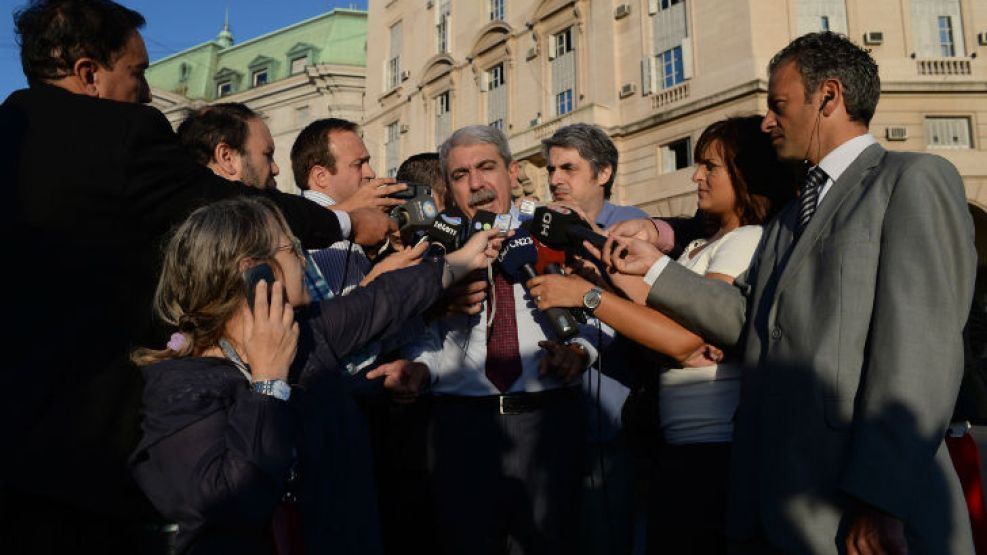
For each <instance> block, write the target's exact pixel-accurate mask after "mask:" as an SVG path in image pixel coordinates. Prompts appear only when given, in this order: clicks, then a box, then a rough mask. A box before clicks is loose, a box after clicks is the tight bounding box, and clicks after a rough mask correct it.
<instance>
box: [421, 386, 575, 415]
mask: <svg viewBox="0 0 987 555" xmlns="http://www.w3.org/2000/svg"><path fill="white" fill-rule="evenodd" d="M578 395H579V388H578V387H560V388H557V389H549V390H546V391H536V392H532V393H509V394H507V395H485V396H477V397H470V396H467V395H436V396H435V402H436V403H450V404H452V403H460V404H469V405H475V406H484V407H489V408H490V409H492V410H495V411H496V412H497V414H502V415H508V414H524V413H526V412H532V411H536V410H539V409H542V408H544V407H546V406H548V405H549V404H551V403H553V402H555V401H559V400H562V399H567V398H577V397H578Z"/></svg>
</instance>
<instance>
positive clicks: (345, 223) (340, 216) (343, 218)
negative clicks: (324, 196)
mask: <svg viewBox="0 0 987 555" xmlns="http://www.w3.org/2000/svg"><path fill="white" fill-rule="evenodd" d="M332 213H333V214H335V215H336V219H337V220H339V233H340V234H342V236H343V239H349V238H350V233H352V232H353V223H352V222H350V215H349V214H348V213H346V212H343V211H342V210H333V211H332Z"/></svg>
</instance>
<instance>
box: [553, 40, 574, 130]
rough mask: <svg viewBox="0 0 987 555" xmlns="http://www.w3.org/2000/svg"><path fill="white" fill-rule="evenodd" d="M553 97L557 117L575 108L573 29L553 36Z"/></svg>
mask: <svg viewBox="0 0 987 555" xmlns="http://www.w3.org/2000/svg"><path fill="white" fill-rule="evenodd" d="M550 46H551V47H552V48H551V50H550V51H549V53H550V54H554V56H550V57H551V58H552V95H553V101H554V102H555V115H556V116H561V115H562V114H568V113H569V112H571V111H572V110H573V109H574V108H575V93H574V91H575V89H576V42H575V37H574V36H573V32H572V27H568V28H566V29H564V30H562V31H560V32H558V33H556V34H554V35H552V43H551V44H550Z"/></svg>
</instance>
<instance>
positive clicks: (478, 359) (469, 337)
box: [404, 206, 613, 397]
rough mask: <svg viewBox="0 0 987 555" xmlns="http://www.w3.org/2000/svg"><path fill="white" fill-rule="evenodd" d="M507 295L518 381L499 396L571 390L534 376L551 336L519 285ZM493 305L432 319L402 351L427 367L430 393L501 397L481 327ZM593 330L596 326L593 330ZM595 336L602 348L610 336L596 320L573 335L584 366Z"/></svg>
mask: <svg viewBox="0 0 987 555" xmlns="http://www.w3.org/2000/svg"><path fill="white" fill-rule="evenodd" d="M511 216H512V227H514V228H516V227H517V226H518V225H519V223H520V222H519V220H518V210H517V208H516V207H513V206H512V207H511ZM495 271H496V270H495ZM513 293H514V310H515V317H516V319H517V330H518V351H519V353H520V355H521V376H520V377H519V378H518V379H517V380H516V381H515V382H514V383H513V384H512V385H511V387H510V389H509V390H508V391H505V392H503V393H522V392H529V393H531V392H536V391H546V390H550V389H557V388H560V387H566V386H575V385H577V383H563V382H561V381H560V380H558V379H556V378H554V377H550V376H545V377H543V376H539V375H538V366H539V364H540V363H541V360H542V358H543V357H544V356H545V353H546V351H545V349H543V348H541V347H540V346H538V342H539V341H543V340H545V339H549V338H553V337H554V336H553V334H552V332H551V328H550V327H549V326H548V323H547V322H546V321H545V318H544V316H542V315H541V314H540V313H539V310H538V308H537V307H536V306H535V303H534V301H533V300H532V299H531V297H530V296H528V293H527V291H525V289H524V284H523V283H516V284H514V287H513ZM493 302H494V301H493V299H488V300H487V301H486V302H484V303H483V310H482V312H480V314H475V315H466V314H453V315H450V316H446V317H444V318H440V319H439V320H436V321H435V322H433V323H432V324H431V325H430V326H429V327H428V329H427V330H426V331H425V333H423V334H422V335H421V336H419V337H418V339H416V340H415V341H414V342H413V343H412V344H411V345H410V346H409V347H408V348H406V349H405V351H404V352H405V355H406V357H405V358H409V359H412V360H415V361H417V362H421V363H424V364H425V365H426V366H428V368H429V372H430V373H431V379H432V392H434V393H436V394H439V395H461V396H470V397H479V396H486V395H499V394H501V391H499V390H498V389H497V388H496V387H495V386H494V385H493V384H492V383H491V382H490V380H488V379H487V376H486V359H487V325H486V322H487V314H488V310H489V308H490V307H491V305H492V304H493ZM597 326H601V327H600V328H599V330H598V328H597ZM601 335H602V336H604V342H607V343H608V342H609V340H610V339H611V338H612V337H613V331H612V330H610V328H609V327H607V326H605V325H602V324H600V323H599V322H598V321H596V320H590V322H589V323H588V324H581V325H580V326H579V335H578V336H577V337H575V338H574V339H573V341H574V342H578V343H579V344H580V345H582V346H583V347H585V348H586V350H587V353H588V354H589V355H590V361H589V363H590V364H592V363H593V362H595V360H596V357H597V349H596V347H595V345H596V344H597V343H598V342H600V341H599V339H600V337H599V336H601ZM600 343H602V342H600Z"/></svg>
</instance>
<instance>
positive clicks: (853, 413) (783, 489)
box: [648, 145, 976, 553]
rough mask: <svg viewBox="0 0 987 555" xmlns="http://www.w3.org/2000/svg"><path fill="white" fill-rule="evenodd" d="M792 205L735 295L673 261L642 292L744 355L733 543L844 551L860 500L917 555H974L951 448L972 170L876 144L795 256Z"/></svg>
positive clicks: (828, 202)
mask: <svg viewBox="0 0 987 555" xmlns="http://www.w3.org/2000/svg"><path fill="white" fill-rule="evenodd" d="M797 212H798V203H797V202H794V203H792V204H790V205H789V206H787V207H786V208H785V209H784V210H783V211H782V212H781V213H780V214H779V216H778V217H777V218H776V219H775V220H774V221H772V222H771V223H770V225H769V226H768V227H767V229H766V231H765V233H764V236H763V237H762V240H761V244H760V246H759V250H758V253H757V255H756V256H755V259H754V262H753V263H752V265H751V268H750V269H749V270H748V272H747V274H745V275H743V276H741V277H740V278H738V279H737V281H736V283H735V284H734V286H729V285H727V284H725V283H722V282H718V281H716V280H709V279H704V278H702V277H701V276H697V275H696V274H693V273H692V272H689V271H688V270H684V269H682V268H680V267H678V266H677V265H675V264H670V265H669V266H668V267H667V268H666V269H665V271H664V272H663V273H662V275H661V276H660V277H659V279H658V280H657V281H656V282H655V284H654V286H653V288H652V290H651V292H650V295H649V298H648V303H649V305H651V306H653V307H656V308H659V309H660V310H662V311H663V312H666V313H667V314H669V315H670V316H672V317H674V318H676V319H677V320H679V321H680V322H682V323H683V324H684V325H686V326H687V327H689V328H691V329H693V330H695V331H697V332H699V333H700V334H701V335H703V336H704V337H706V338H707V340H708V341H710V342H711V343H713V344H716V345H721V346H731V345H736V346H737V347H738V348H739V349H740V350H741V351H742V354H743V360H744V363H745V366H746V368H745V371H744V375H743V379H742V387H741V400H740V406H739V408H738V411H737V415H736V427H735V432H734V455H733V463H732V471H731V502H730V510H729V515H728V533H729V534H730V535H731V537H734V538H739V539H743V538H751V537H755V536H762V537H763V538H764V539H766V540H767V541H768V542H770V543H771V544H773V545H775V546H777V547H779V548H781V549H783V550H784V551H786V552H795V553H809V552H811V553H834V552H837V551H842V538H843V534H844V532H845V530H844V528H845V527H846V525H847V524H848V518H847V517H848V516H849V515H847V514H845V511H846V509H847V508H849V507H851V506H852V504H851V503H850V502H851V500H853V499H857V500H862V501H864V502H866V503H869V504H871V505H873V506H875V507H878V508H880V509H882V510H884V511H886V512H888V513H891V514H893V515H895V516H897V517H900V518H902V519H904V520H905V522H906V534H907V535H908V540H909V547H910V549H911V551H910V552H911V553H972V552H973V547H972V544H971V539H970V527H969V518H968V516H967V514H966V510H965V506H964V504H963V499H962V495H961V491H960V488H959V482H958V480H957V478H956V474H955V471H954V470H953V468H952V466H951V464H950V460H949V456H948V453H947V451H946V449H945V447H944V445H943V436H944V431H945V428H946V427H947V425H948V423H949V418H950V414H951V412H952V409H953V404H954V403H955V401H956V394H957V391H958V389H959V384H960V378H961V376H962V373H963V348H962V340H961V330H962V328H963V323H964V320H965V319H966V315H967V312H968V310H969V306H970V302H971V299H972V295H973V281H974V275H975V264H976V253H975V250H974V246H973V224H972V220H971V218H970V214H969V212H968V209H967V205H966V200H965V196H964V192H963V183H962V181H961V179H960V176H959V175H958V174H957V172H956V169H955V168H954V167H953V166H952V165H951V164H950V163H949V162H947V161H945V160H943V159H942V158H939V157H936V156H930V155H926V154H914V153H898V152H887V151H885V150H884V149H883V148H881V147H880V146H879V145H872V146H870V147H868V148H867V149H866V150H864V152H863V153H861V155H860V156H859V157H858V158H857V159H856V160H855V161H854V162H853V163H852V164H851V165H850V166H849V167H848V168H847V170H846V171H845V172H844V173H843V175H841V176H840V178H839V180H838V181H837V182H836V183H835V184H834V185H833V187H832V189H831V190H830V191H829V192H828V193H827V196H826V197H825V198H824V199H823V201H822V202H821V203H820V206H819V209H818V210H817V211H816V214H815V216H814V217H813V219H812V220H811V222H810V223H809V225H808V227H807V228H806V230H805V232H804V234H803V236H802V237H801V239H800V240H799V241H798V242H797V243H795V245H794V246H793V245H792V240H793V234H792V230H793V229H794V226H795V219H796V216H797Z"/></svg>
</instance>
